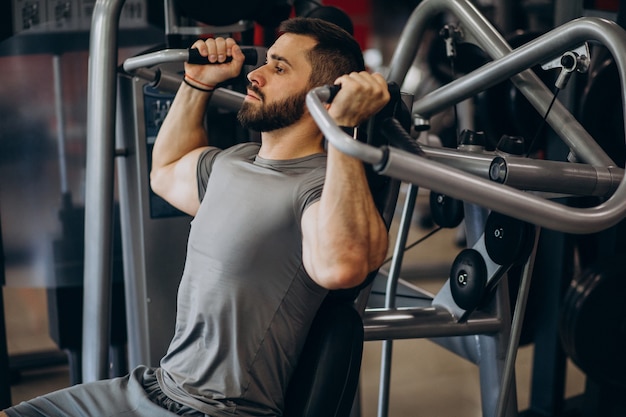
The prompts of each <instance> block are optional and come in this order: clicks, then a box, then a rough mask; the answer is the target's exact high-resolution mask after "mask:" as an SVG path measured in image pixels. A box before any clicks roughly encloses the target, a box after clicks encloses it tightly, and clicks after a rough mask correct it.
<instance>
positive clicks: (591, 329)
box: [560, 260, 626, 388]
mask: <svg viewBox="0 0 626 417" xmlns="http://www.w3.org/2000/svg"><path fill="white" fill-rule="evenodd" d="M625 299H626V275H625V274H624V269H623V266H622V262H619V261H618V260H615V261H612V262H609V263H605V264H602V265H599V266H594V267H590V268H588V269H586V270H585V271H584V272H583V273H582V274H581V275H580V276H579V277H578V278H575V279H574V280H573V281H572V283H571V285H570V288H569V289H568V291H567V293H566V295H565V297H564V299H563V311H562V317H561V323H560V337H561V342H562V344H563V348H564V350H565V351H566V353H567V354H568V355H569V356H570V357H571V359H572V361H573V362H574V363H575V364H576V365H577V366H578V367H579V368H580V369H581V370H582V371H583V372H585V373H586V374H587V376H588V377H589V378H590V379H592V380H593V381H595V382H597V383H598V384H611V385H617V386H621V387H623V388H626V355H625V352H626V303H624V301H625Z"/></svg>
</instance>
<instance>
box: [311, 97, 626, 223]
mask: <svg viewBox="0 0 626 417" xmlns="http://www.w3.org/2000/svg"><path fill="white" fill-rule="evenodd" d="M328 96H329V91H328V88H326V87H318V88H315V89H313V90H311V91H310V92H309V93H308V94H307V96H306V103H307V107H308V109H309V111H310V112H311V115H312V116H313V119H314V120H315V121H316V122H317V124H318V126H319V127H320V129H321V131H322V133H323V134H324V136H325V137H326V139H327V140H328V141H329V142H330V143H331V144H332V145H333V146H335V147H336V148H337V149H338V150H339V151H341V152H343V153H346V154H348V155H350V156H352V157H355V158H357V159H360V160H362V161H364V162H367V163H370V164H372V165H373V166H374V168H375V169H376V170H377V171H378V172H379V173H380V174H383V175H388V176H390V177H393V178H397V179H400V180H402V181H405V182H408V183H413V184H417V185H419V186H423V187H426V188H427V189H430V190H434V191H438V192H442V193H445V194H447V195H449V196H451V197H454V198H457V199H460V200H464V201H467V202H470V203H475V204H478V205H480V206H483V207H486V208H488V209H491V210H495V211H498V212H500V213H503V214H507V215H509V216H512V217H516V218H519V219H522V220H525V221H527V222H530V223H533V224H537V225H539V226H542V227H546V228H549V229H554V230H558V231H562V232H568V233H592V232H596V231H600V230H604V229H606V228H608V227H610V226H612V225H614V224H616V223H617V222H619V221H620V220H621V219H622V218H623V217H624V214H626V182H625V181H624V180H622V182H621V183H620V185H619V186H618V188H617V190H616V192H615V194H613V196H612V197H611V198H610V199H609V200H607V201H606V202H605V203H603V204H600V205H598V206H596V207H592V208H587V209H577V208H571V207H566V206H564V205H561V204H558V203H554V202H551V201H548V200H546V199H543V198H540V197H537V196H534V195H532V194H528V193H525V192H522V191H519V190H517V189H514V188H512V187H510V186H507V185H503V184H497V183H494V182H492V181H489V180H486V179H483V178H479V177H476V176H474V175H468V174H467V173H466V172H464V171H461V170H459V169H456V168H452V167H449V166H446V165H443V164H441V163H439V162H436V161H432V160H430V159H427V158H424V157H421V156H416V155H413V154H410V153H408V152H405V151H402V150H399V149H395V148H389V147H382V148H376V147H373V146H370V145H367V144H365V143H361V142H358V141H355V140H353V139H352V138H351V137H350V136H349V135H347V134H346V133H344V132H343V131H342V130H341V129H340V128H339V127H338V126H337V124H336V123H335V122H334V120H333V119H332V118H331V117H330V115H329V114H328V112H327V111H326V109H325V107H324V105H323V104H322V100H323V99H326V98H328Z"/></svg>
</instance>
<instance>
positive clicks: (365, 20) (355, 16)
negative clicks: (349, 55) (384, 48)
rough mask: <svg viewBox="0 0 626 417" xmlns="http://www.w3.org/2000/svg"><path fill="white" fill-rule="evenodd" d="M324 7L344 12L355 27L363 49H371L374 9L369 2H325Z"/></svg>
mask: <svg viewBox="0 0 626 417" xmlns="http://www.w3.org/2000/svg"><path fill="white" fill-rule="evenodd" d="M322 3H323V4H324V6H335V7H337V8H339V9H341V10H343V11H344V12H346V14H347V15H348V16H350V19H352V24H353V25H354V37H355V39H356V40H357V42H359V45H361V49H362V50H365V49H367V48H368V47H369V38H370V32H371V26H372V24H371V21H370V20H371V18H372V7H371V4H370V2H369V1H354V0H324V1H323V2H322Z"/></svg>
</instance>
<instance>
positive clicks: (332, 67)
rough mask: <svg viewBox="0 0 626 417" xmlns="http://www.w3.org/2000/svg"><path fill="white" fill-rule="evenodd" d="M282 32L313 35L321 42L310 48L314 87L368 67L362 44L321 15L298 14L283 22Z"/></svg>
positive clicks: (330, 82) (310, 80) (311, 78)
mask: <svg viewBox="0 0 626 417" xmlns="http://www.w3.org/2000/svg"><path fill="white" fill-rule="evenodd" d="M279 31H280V33H281V34H282V33H292V34H295V35H304V36H310V37H312V38H313V39H315V40H316V41H317V45H315V46H314V47H313V48H312V49H311V50H310V51H309V61H310V62H311V67H312V72H311V77H310V79H309V84H310V85H311V87H317V86H320V85H327V84H332V83H333V82H334V81H335V80H336V79H337V78H338V77H340V76H342V75H344V74H349V73H351V72H354V71H357V72H358V71H363V70H365V63H364V61H363V53H362V52H361V46H360V45H359V43H358V42H357V41H356V39H354V37H352V35H350V34H349V33H348V32H346V31H345V30H344V29H342V28H340V27H339V26H337V25H335V24H334V23H330V22H327V21H325V20H322V19H317V18H306V17H294V18H291V19H287V20H285V21H283V22H282V23H281V25H280V28H279Z"/></svg>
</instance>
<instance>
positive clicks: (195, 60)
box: [187, 46, 259, 65]
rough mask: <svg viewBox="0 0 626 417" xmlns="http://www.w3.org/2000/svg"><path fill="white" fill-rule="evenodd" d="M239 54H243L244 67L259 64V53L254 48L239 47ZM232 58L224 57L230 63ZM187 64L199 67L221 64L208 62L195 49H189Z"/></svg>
mask: <svg viewBox="0 0 626 417" xmlns="http://www.w3.org/2000/svg"><path fill="white" fill-rule="evenodd" d="M241 52H243V54H244V56H245V58H244V61H243V64H244V65H258V63H259V53H258V51H257V49H256V48H254V47H245V46H244V47H241ZM232 60H233V58H232V57H226V61H224V62H230V61H232ZM187 62H189V63H190V64H199V65H212V64H223V62H210V61H209V60H208V59H207V57H205V56H202V55H200V52H199V51H198V50H197V49H196V48H190V49H189V58H188V59H187Z"/></svg>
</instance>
